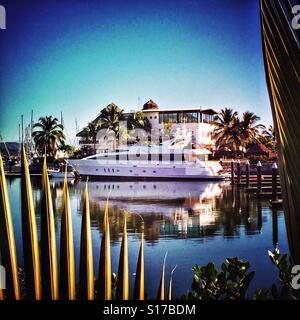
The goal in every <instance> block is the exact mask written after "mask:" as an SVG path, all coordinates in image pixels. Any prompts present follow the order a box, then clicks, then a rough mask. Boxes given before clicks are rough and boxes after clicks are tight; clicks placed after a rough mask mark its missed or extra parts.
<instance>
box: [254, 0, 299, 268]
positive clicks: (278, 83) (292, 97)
mask: <svg viewBox="0 0 300 320" xmlns="http://www.w3.org/2000/svg"><path fill="white" fill-rule="evenodd" d="M260 9H261V31H262V44H263V56H264V65H265V73H266V80H267V86H268V91H269V98H270V103H271V108H272V113H273V119H274V127H275V135H276V138H277V140H278V146H279V147H278V158H279V159H278V160H279V171H280V180H281V190H282V198H283V205H284V211H285V222H286V228H287V235H288V240H289V246H290V252H291V255H292V258H293V261H294V263H295V264H297V263H298V264H299V263H300V251H299V248H298V244H299V243H300V167H299V163H300V126H299V122H300V49H299V47H300V44H299V33H297V32H298V31H297V30H295V29H293V28H292V26H291V21H292V20H293V18H294V17H293V14H292V5H291V1H290V0H260Z"/></svg>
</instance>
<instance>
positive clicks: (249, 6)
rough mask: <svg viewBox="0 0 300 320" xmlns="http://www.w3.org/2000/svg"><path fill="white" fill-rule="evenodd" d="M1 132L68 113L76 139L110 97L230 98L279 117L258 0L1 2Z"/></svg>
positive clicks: (181, 102) (130, 101)
mask: <svg viewBox="0 0 300 320" xmlns="http://www.w3.org/2000/svg"><path fill="white" fill-rule="evenodd" d="M1 4H3V5H5V6H6V13H7V29H6V30H0V70H1V71H0V112H1V113H0V131H1V133H2V136H3V137H4V139H5V140H17V139H18V123H19V119H20V115H21V114H22V113H23V114H24V118H25V122H26V123H28V122H29V120H30V112H31V109H33V110H34V118H35V120H37V119H38V117H40V116H44V115H54V116H56V117H58V118H59V117H60V111H62V112H63V116H64V120H65V123H66V129H67V137H68V138H69V139H71V140H73V138H74V135H75V118H77V121H78V125H79V127H80V128H82V127H83V126H84V125H86V124H87V122H88V121H90V120H92V119H94V118H95V117H96V115H97V114H98V113H99V111H100V110H101V109H102V108H103V107H105V106H106V105H107V104H109V103H110V102H115V103H116V104H117V105H119V106H120V107H122V108H124V109H125V110H126V111H129V110H132V109H137V108H138V98H140V102H141V104H143V103H145V102H146V101H147V100H149V99H153V100H154V101H155V102H157V104H158V105H159V106H160V107H161V108H174V107H182V108H184V107H197V106H202V107H213V108H215V109H216V110H219V109H220V108H223V107H232V108H234V109H236V110H238V111H239V113H242V112H243V111H246V110H251V111H254V112H256V113H257V114H258V115H259V116H261V118H262V123H264V124H270V123H271V121H272V118H271V112H270V107H269V101H268V95H267V90H266V85H265V77H264V69H263V61H262V52H261V40H260V25H259V7H258V1H256V0H226V1H224V0H198V1H196V0H186V1H168V0H166V1H122V2H119V1H113V0H112V1H96V0H90V1H83V0H60V1H57V0H52V1H42V0H41V1H32V0H31V1H29V0H28V1H26V0H22V1H21V0H20V1H11V0H9V1H7V2H6V1H1Z"/></svg>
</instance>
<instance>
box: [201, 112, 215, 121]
mask: <svg viewBox="0 0 300 320" xmlns="http://www.w3.org/2000/svg"><path fill="white" fill-rule="evenodd" d="M213 120H214V116H213V115H211V114H203V115H202V121H203V122H204V123H209V122H212V121H213Z"/></svg>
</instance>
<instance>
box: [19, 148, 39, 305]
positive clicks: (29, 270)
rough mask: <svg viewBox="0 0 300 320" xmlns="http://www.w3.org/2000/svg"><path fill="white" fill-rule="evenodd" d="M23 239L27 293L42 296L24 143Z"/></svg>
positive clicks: (22, 187)
mask: <svg viewBox="0 0 300 320" xmlns="http://www.w3.org/2000/svg"><path fill="white" fill-rule="evenodd" d="M21 193H22V239H23V252H26V254H24V269H25V274H26V283H25V285H26V294H27V297H28V298H29V299H35V300H40V299H41V298H42V288H41V271H40V256H39V241H38V232H37V226H36V218H35V210H34V204H33V195H32V186H31V181H30V175H29V168H28V163H27V158H26V152H25V147H24V144H22V150H21Z"/></svg>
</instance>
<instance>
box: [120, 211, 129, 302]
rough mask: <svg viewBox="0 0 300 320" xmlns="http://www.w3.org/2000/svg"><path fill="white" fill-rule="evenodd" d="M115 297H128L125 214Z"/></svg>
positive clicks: (124, 298)
mask: <svg viewBox="0 0 300 320" xmlns="http://www.w3.org/2000/svg"><path fill="white" fill-rule="evenodd" d="M117 299H118V300H128V299H129V267H128V245H127V230H126V215H125V216H124V227H123V238H122V244H121V252H120V259H119V270H118V284H117Z"/></svg>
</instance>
